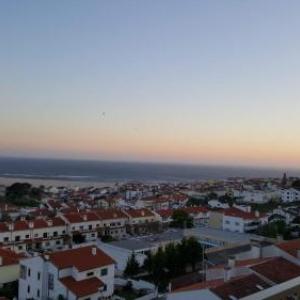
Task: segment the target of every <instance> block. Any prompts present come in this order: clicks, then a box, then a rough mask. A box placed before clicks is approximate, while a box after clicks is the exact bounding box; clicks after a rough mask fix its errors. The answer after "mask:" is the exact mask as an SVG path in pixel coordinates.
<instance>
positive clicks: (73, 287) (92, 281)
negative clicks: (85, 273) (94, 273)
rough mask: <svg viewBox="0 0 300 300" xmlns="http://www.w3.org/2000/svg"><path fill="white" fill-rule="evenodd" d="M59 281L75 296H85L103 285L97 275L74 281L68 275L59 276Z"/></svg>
mask: <svg viewBox="0 0 300 300" xmlns="http://www.w3.org/2000/svg"><path fill="white" fill-rule="evenodd" d="M60 281H61V283H62V284H63V285H64V286H65V287H67V288H68V290H70V291H71V292H72V293H73V294H74V295H76V296H77V297H85V296H88V295H92V294H95V293H97V292H98V291H99V288H100V287H102V286H103V285H104V284H103V282H102V281H101V280H100V279H99V278H97V277H92V278H88V279H84V280H80V281H76V280H75V279H74V278H73V277H71V276H68V277H64V278H61V279H60Z"/></svg>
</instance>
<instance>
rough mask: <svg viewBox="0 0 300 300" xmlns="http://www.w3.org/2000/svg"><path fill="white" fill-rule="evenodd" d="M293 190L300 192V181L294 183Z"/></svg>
mask: <svg viewBox="0 0 300 300" xmlns="http://www.w3.org/2000/svg"><path fill="white" fill-rule="evenodd" d="M292 188H294V189H297V190H300V179H297V180H295V181H294V182H293V183H292Z"/></svg>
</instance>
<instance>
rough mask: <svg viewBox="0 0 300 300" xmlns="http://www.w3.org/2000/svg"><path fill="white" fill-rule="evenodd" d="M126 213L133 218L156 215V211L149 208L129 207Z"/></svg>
mask: <svg viewBox="0 0 300 300" xmlns="http://www.w3.org/2000/svg"><path fill="white" fill-rule="evenodd" d="M126 214H128V215H129V216H130V217H132V218H144V217H155V215H154V213H153V212H152V211H151V210H149V209H147V208H141V209H128V210H126Z"/></svg>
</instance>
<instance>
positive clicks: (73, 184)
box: [0, 177, 116, 188]
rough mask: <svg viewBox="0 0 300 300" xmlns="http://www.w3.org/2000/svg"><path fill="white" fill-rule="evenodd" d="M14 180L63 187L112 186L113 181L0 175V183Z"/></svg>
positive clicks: (8, 183) (13, 181) (3, 183)
mask: <svg viewBox="0 0 300 300" xmlns="http://www.w3.org/2000/svg"><path fill="white" fill-rule="evenodd" d="M15 182H28V183H30V184H31V185H33V186H40V185H44V186H46V187H48V186H65V187H88V186H94V187H99V188H101V187H105V186H110V187H111V186H114V185H115V184H116V183H115V182H92V181H76V180H63V179H62V180H54V179H34V178H15V177H14V178H12V177H0V185H5V186H9V185H11V184H13V183H15Z"/></svg>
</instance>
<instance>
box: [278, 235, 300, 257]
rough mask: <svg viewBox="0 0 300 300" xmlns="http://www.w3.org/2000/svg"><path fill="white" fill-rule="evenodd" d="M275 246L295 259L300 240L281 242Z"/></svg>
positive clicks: (299, 247) (299, 248)
mask: <svg viewBox="0 0 300 300" xmlns="http://www.w3.org/2000/svg"><path fill="white" fill-rule="evenodd" d="M276 246H277V247H278V248H280V249H281V250H283V251H285V252H287V253H289V254H290V255H293V256H295V257H297V251H298V250H300V239H297V240H292V241H287V242H282V243H280V244H277V245H276Z"/></svg>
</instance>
